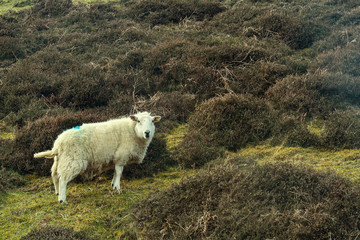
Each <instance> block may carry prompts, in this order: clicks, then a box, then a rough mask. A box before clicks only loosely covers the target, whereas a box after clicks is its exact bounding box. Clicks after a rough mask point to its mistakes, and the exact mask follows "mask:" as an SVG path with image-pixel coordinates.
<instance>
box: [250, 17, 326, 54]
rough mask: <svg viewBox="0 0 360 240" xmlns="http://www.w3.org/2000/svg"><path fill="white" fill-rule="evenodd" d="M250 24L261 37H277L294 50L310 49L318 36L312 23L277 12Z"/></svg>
mask: <svg viewBox="0 0 360 240" xmlns="http://www.w3.org/2000/svg"><path fill="white" fill-rule="evenodd" d="M251 24H252V25H253V26H257V27H258V28H259V29H258V31H256V32H257V33H259V35H260V36H261V37H275V38H276V37H278V38H279V39H281V40H283V41H284V42H285V43H286V44H287V45H289V46H290V47H291V48H294V49H304V48H308V47H310V46H311V45H312V43H313V42H314V41H315V40H316V38H317V34H319V33H317V31H318V30H317V29H316V26H315V25H314V24H313V23H311V22H308V21H305V20H300V19H298V18H297V17H294V16H290V15H287V14H285V13H279V12H268V13H265V14H262V15H261V16H259V17H258V18H256V19H254V21H253V22H252V23H251Z"/></svg>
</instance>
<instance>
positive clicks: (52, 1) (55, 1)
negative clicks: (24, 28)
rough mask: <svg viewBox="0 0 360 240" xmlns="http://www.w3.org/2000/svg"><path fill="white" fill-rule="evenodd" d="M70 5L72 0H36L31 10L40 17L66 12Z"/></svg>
mask: <svg viewBox="0 0 360 240" xmlns="http://www.w3.org/2000/svg"><path fill="white" fill-rule="evenodd" d="M72 6H73V4H72V0H38V1H37V2H36V3H35V5H34V6H33V7H32V9H31V10H32V12H33V13H35V14H38V15H39V16H40V17H49V16H60V15H65V14H66V13H68V12H69V10H70V8H71V7H72Z"/></svg>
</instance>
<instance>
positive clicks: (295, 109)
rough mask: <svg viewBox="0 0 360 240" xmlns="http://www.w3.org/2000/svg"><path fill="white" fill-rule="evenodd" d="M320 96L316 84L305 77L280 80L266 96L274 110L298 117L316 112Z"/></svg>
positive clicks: (289, 77)
mask: <svg viewBox="0 0 360 240" xmlns="http://www.w3.org/2000/svg"><path fill="white" fill-rule="evenodd" d="M319 95H320V94H319V92H318V91H317V89H316V84H315V83H314V82H313V81H312V79H311V78H309V77H308V76H304V75H301V76H293V75H289V76H287V77H285V78H283V79H279V80H278V81H277V82H276V84H274V85H273V86H271V87H270V88H269V89H268V91H267V92H266V94H265V96H266V98H267V99H268V100H269V101H270V102H271V103H272V105H273V106H274V108H276V109H278V110H279V111H281V112H286V113H288V114H289V113H294V114H298V115H302V114H311V113H314V112H316V111H317V108H318V106H317V104H318V101H319V98H320V96H319Z"/></svg>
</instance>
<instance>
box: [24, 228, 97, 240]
mask: <svg viewBox="0 0 360 240" xmlns="http://www.w3.org/2000/svg"><path fill="white" fill-rule="evenodd" d="M38 239H43V240H92V239H94V238H92V237H90V236H89V235H88V234H87V233H85V232H82V231H79V232H78V231H74V229H72V228H68V227H62V226H51V225H45V226H41V227H39V228H37V229H33V230H32V231H31V232H29V233H28V234H27V235H25V236H23V237H22V238H21V240H38Z"/></svg>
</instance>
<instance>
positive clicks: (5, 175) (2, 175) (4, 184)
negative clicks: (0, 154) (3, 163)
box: [0, 167, 25, 193]
mask: <svg viewBox="0 0 360 240" xmlns="http://www.w3.org/2000/svg"><path fill="white" fill-rule="evenodd" d="M24 185H25V179H24V178H23V177H22V176H21V175H19V174H18V173H16V172H14V171H11V170H7V169H5V168H4V167H3V168H2V169H1V170H0V193H2V192H6V190H8V189H11V188H15V187H20V186H24Z"/></svg>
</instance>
